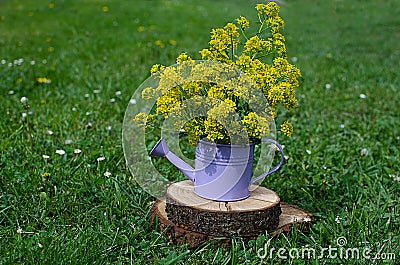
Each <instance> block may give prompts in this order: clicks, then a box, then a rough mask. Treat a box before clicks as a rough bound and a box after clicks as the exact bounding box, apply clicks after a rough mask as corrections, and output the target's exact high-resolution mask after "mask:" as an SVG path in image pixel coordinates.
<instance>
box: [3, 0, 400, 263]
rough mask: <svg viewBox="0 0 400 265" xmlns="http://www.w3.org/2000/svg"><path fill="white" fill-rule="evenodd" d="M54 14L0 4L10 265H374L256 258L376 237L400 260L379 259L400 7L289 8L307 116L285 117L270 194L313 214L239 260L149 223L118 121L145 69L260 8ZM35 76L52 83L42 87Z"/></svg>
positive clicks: (70, 7)
mask: <svg viewBox="0 0 400 265" xmlns="http://www.w3.org/2000/svg"><path fill="white" fill-rule="evenodd" d="M49 3H50V2H48V1H42V0H36V1H32V0H30V1H17V0H8V1H1V2H0V61H1V60H4V61H3V62H5V63H4V64H3V63H2V62H0V93H1V99H2V101H1V102H2V103H1V105H0V113H1V118H0V119H1V123H0V131H1V140H0V150H1V159H0V264H15V263H24V264H32V263H39V264H50V263H57V264H59V263H60V264H64V263H72V264H89V263H113V264H129V263H133V264H176V263H178V264H260V263H261V264H287V263H289V262H292V263H293V264H310V263H311V264H325V263H334V264H344V263H346V264H371V263H372V262H373V261H371V260H355V259H351V260H346V259H341V258H340V257H337V258H336V259H328V258H325V259H319V260H318V259H317V260H309V261H302V260H301V259H294V260H291V259H290V258H289V260H282V259H279V258H278V255H277V253H276V252H275V253H274V255H273V259H269V257H267V258H266V259H260V258H259V257H257V250H258V249H260V248H262V247H264V245H265V244H267V243H268V242H269V249H271V248H272V247H274V248H275V249H279V248H286V249H288V250H289V249H290V248H295V247H297V248H301V247H304V246H307V245H308V246H309V247H314V248H316V249H317V250H318V249H320V248H327V247H328V246H332V247H337V244H336V240H337V239H338V238H339V237H345V238H346V239H347V245H346V247H360V249H362V247H363V245H360V242H366V241H368V242H369V246H370V248H371V249H372V253H381V254H382V253H394V254H395V255H396V258H397V261H394V260H391V261H390V260H386V261H384V260H376V261H374V262H375V264H380V263H387V264H396V262H398V260H399V259H400V237H399V235H400V209H399V201H400V182H399V180H398V177H400V163H399V159H400V148H399V146H400V110H399V104H400V96H399V93H398V92H399V87H400V80H399V79H400V77H399V75H398V70H399V67H398V65H399V59H400V50H399V48H398V43H399V41H400V33H399V32H400V20H399V19H398V17H397V16H396V15H395V14H398V13H400V5H399V4H398V3H397V1H395V0H386V1H362V0H358V1H311V0H303V1H299V0H296V1H285V3H284V4H283V5H282V16H283V17H284V19H285V21H286V28H285V34H286V36H287V48H288V54H289V57H290V59H291V60H294V57H295V58H296V59H297V61H296V65H297V66H298V67H300V69H301V70H302V74H303V80H302V86H301V88H300V89H299V90H298V98H299V102H300V105H299V107H298V109H297V110H296V111H295V112H289V113H284V114H283V116H282V117H280V118H279V119H282V120H284V119H285V118H289V119H290V120H291V121H293V123H294V125H295V129H296V131H295V133H294V136H292V137H291V138H285V137H283V136H280V137H279V139H278V140H279V141H280V142H281V143H283V144H284V145H285V152H286V154H287V155H288V156H289V159H288V161H287V163H286V164H285V165H284V167H283V168H282V170H280V171H279V173H277V174H274V176H272V177H271V178H270V179H267V180H265V181H264V183H263V184H264V185H265V186H268V187H270V188H272V189H274V190H275V191H276V192H278V193H279V195H280V197H281V200H282V201H285V202H289V203H293V204H297V205H299V206H300V207H302V208H303V209H305V210H307V211H309V212H312V213H314V223H313V225H312V226H311V228H310V230H309V231H308V232H302V231H297V230H293V231H292V232H290V233H288V234H286V235H284V234H281V235H277V236H274V237H273V239H272V240H271V241H269V240H270V239H271V238H272V237H271V236H269V235H260V236H259V237H258V238H257V240H254V241H250V242H248V243H244V242H243V241H242V240H241V239H240V238H232V242H233V243H234V246H233V248H231V249H225V248H220V247H218V245H216V244H213V242H207V243H205V244H203V245H202V246H200V247H198V248H197V249H194V250H190V251H188V247H187V246H185V245H173V244H171V243H170V241H169V240H168V238H165V237H164V236H163V233H160V232H159V231H158V230H157V227H155V226H150V225H149V223H148V211H149V208H150V206H151V203H152V202H153V201H154V198H151V197H150V196H149V195H147V194H146V193H145V192H144V191H142V190H141V188H140V187H139V186H138V185H137V184H136V183H135V182H134V180H133V179H132V178H131V176H130V173H129V171H128V170H127V168H126V165H125V159H124V155H123V151H122V146H121V145H122V144H121V130H122V122H123V116H124V112H125V109H126V106H127V104H128V103H129V99H130V97H131V96H132V94H133V93H134V91H135V88H136V87H138V86H139V85H140V83H141V82H142V81H143V80H145V79H146V78H147V76H148V70H149V68H150V67H151V65H153V64H154V63H162V64H165V65H170V64H173V63H174V58H175V57H176V56H177V55H178V54H179V53H180V52H181V51H187V52H188V53H189V54H191V55H192V57H195V58H199V56H198V55H197V51H198V50H200V49H202V48H205V47H206V46H207V42H208V40H209V31H210V29H211V28H212V27H220V26H223V25H224V24H225V23H226V22H228V21H230V20H232V19H233V18H235V17H238V16H239V15H245V16H247V17H252V18H253V20H254V15H255V12H254V9H253V6H254V4H255V3H256V2H255V1H250V2H249V1H238V0H237V1H209V0H207V1H89V0H85V1H56V2H55V5H54V8H49V6H48V4H49ZM104 5H107V6H108V8H109V10H108V12H103V11H102V7H103V6H104ZM142 27H143V28H142ZM141 29H144V30H143V31H140V30H141ZM157 40H161V42H162V43H163V44H164V45H165V46H162V47H161V46H158V45H156V41H157ZM171 40H174V41H176V44H170V42H171ZM172 43H174V42H173V41H172ZM20 58H22V59H23V62H22V61H18V60H19V59H20ZM32 61H34V65H32V64H33V62H32ZM39 77H46V78H48V79H50V80H51V83H50V84H39V83H38V82H37V81H36V79H37V78H39ZM360 95H361V97H360ZM363 95H365V97H364V96H363ZM23 96H25V97H27V98H29V105H30V109H29V110H26V109H24V108H23V106H22V104H21V103H20V99H21V97H23ZM23 113H26V117H23V116H22V115H23ZM49 131H51V132H52V133H51V132H49ZM75 149H80V150H81V151H82V152H81V153H79V154H74V150H75ZM363 149H365V150H367V152H365V150H364V151H363ZM56 150H65V151H66V154H65V155H58V154H56ZM307 150H308V151H307ZM43 155H48V156H49V158H47V159H45V158H43ZM99 157H104V158H105V160H103V161H97V159H98V158H99ZM105 172H110V173H111V176H109V177H106V176H105V175H104V173H105ZM396 179H397V180H396ZM286 254H287V253H286Z"/></svg>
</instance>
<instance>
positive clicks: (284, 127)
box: [281, 121, 293, 136]
mask: <svg viewBox="0 0 400 265" xmlns="http://www.w3.org/2000/svg"><path fill="white" fill-rule="evenodd" d="M281 132H282V133H283V134H284V135H287V136H290V135H291V134H292V133H293V125H292V124H291V123H290V122H288V121H285V122H284V123H282V124H281Z"/></svg>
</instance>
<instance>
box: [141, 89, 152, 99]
mask: <svg viewBox="0 0 400 265" xmlns="http://www.w3.org/2000/svg"><path fill="white" fill-rule="evenodd" d="M153 97H154V89H153V88H151V87H146V88H145V89H143V90H142V98H143V99H146V100H147V99H151V98H153Z"/></svg>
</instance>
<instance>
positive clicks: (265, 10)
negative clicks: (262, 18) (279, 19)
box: [256, 2, 280, 17]
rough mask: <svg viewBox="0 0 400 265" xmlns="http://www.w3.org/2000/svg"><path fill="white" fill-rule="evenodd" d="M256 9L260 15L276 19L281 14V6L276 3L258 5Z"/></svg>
mask: <svg viewBox="0 0 400 265" xmlns="http://www.w3.org/2000/svg"><path fill="white" fill-rule="evenodd" d="M256 9H257V11H258V13H259V14H260V15H267V16H269V17H274V16H276V15H278V13H279V9H280V8H279V5H278V4H277V3H275V2H269V3H268V4H257V5H256Z"/></svg>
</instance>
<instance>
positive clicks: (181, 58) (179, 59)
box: [176, 52, 192, 63]
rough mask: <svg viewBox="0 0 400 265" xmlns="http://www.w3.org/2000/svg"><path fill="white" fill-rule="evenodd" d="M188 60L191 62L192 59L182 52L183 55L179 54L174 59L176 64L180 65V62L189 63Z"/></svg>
mask: <svg viewBox="0 0 400 265" xmlns="http://www.w3.org/2000/svg"><path fill="white" fill-rule="evenodd" d="M190 60H192V58H190V56H189V55H188V54H187V53H186V52H183V53H181V54H179V56H178V57H177V58H176V63H181V62H184V61H190Z"/></svg>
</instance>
